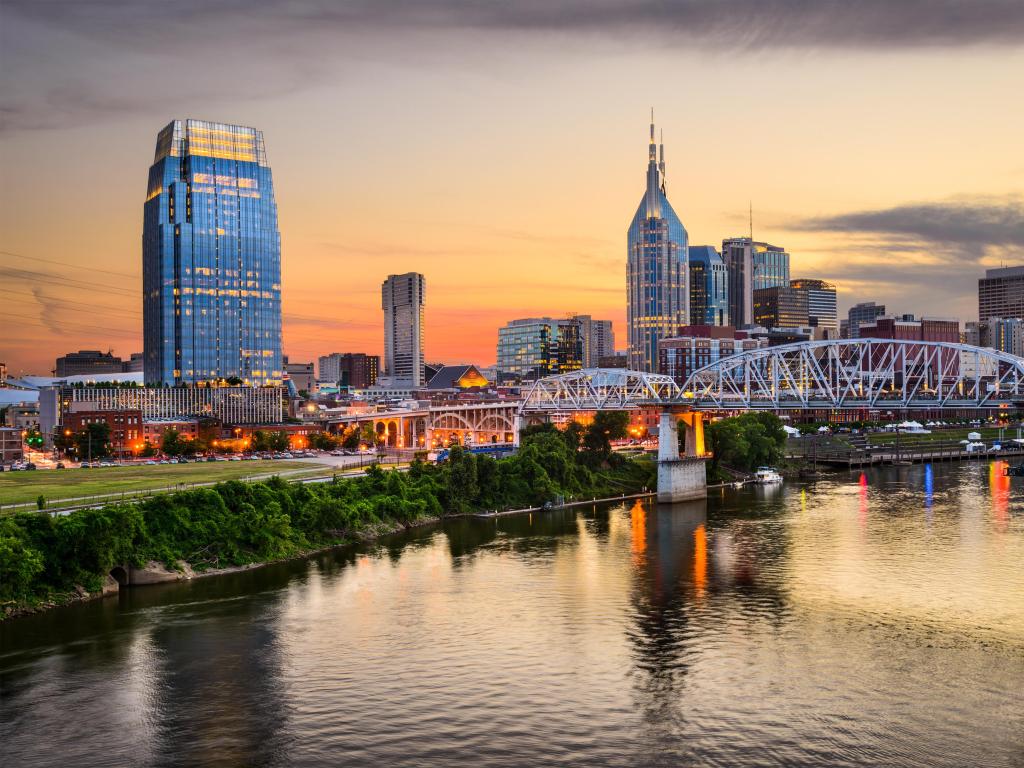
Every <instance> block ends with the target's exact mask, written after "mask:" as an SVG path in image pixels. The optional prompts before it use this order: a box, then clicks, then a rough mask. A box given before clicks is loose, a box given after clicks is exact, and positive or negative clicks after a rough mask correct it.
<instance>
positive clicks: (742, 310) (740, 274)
mask: <svg viewBox="0 0 1024 768" xmlns="http://www.w3.org/2000/svg"><path fill="white" fill-rule="evenodd" d="M722 259H723V260H724V261H725V266H726V268H727V269H728V270H729V289H728V290H729V317H730V319H731V321H732V324H733V325H735V326H736V327H738V328H741V327H743V326H746V325H752V324H753V323H754V314H753V312H754V303H753V298H754V291H756V290H758V289H760V288H777V287H782V286H788V285H789V254H788V253H786V251H785V249H783V248H779V247H778V246H776V245H769V244H768V243H761V242H757V241H755V240H751V239H750V238H749V237H734V238H731V239H728V240H723V241H722Z"/></svg>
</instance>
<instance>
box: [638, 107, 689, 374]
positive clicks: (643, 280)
mask: <svg viewBox="0 0 1024 768" xmlns="http://www.w3.org/2000/svg"><path fill="white" fill-rule="evenodd" d="M688 245H689V236H688V235H687V234H686V229H685V228H684V227H683V224H682V222H681V221H680V220H679V217H678V216H676V212H675V211H674V210H672V206H671V205H670V204H669V202H668V197H667V196H666V195H665V144H664V142H662V143H661V144H660V147H659V146H658V145H657V144H655V141H654V110H651V143H650V145H649V147H648V149H647V191H646V192H645V193H644V197H643V199H642V200H641V201H640V207H639V208H637V211H636V215H635V216H634V217H633V222H632V223H631V224H630V225H629V232H628V234H627V260H628V261H627V268H626V284H627V292H628V303H627V325H628V326H629V367H630V368H632V369H634V370H638V371H655V370H657V368H658V341H659V340H660V339H663V338H665V337H667V336H674V335H675V334H676V332H677V330H678V328H679V326H681V325H686V324H687V323H688V322H689V316H690V310H689V288H688V282H689V266H688V256H687V254H688Z"/></svg>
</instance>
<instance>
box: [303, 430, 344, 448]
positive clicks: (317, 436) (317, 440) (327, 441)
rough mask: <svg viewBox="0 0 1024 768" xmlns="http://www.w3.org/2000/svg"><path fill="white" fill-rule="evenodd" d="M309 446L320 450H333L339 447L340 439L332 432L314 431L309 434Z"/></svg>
mask: <svg viewBox="0 0 1024 768" xmlns="http://www.w3.org/2000/svg"><path fill="white" fill-rule="evenodd" d="M309 446H310V448H316V449H317V450H318V451H333V450H334V449H335V448H337V447H338V439H337V438H336V437H335V436H334V435H332V434H331V433H330V432H314V433H313V434H311V435H310V436H309Z"/></svg>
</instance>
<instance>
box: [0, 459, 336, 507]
mask: <svg viewBox="0 0 1024 768" xmlns="http://www.w3.org/2000/svg"><path fill="white" fill-rule="evenodd" d="M324 468H325V465H322V464H313V463H312V462H304V461H217V462H202V463H198V464H196V463H193V464H158V465H156V466H152V465H136V466H123V467H97V468H95V469H46V470H38V471H36V472H2V473H0V505H4V504H20V503H25V502H35V500H36V498H37V497H38V496H39V495H40V494H41V495H42V496H44V497H45V498H46V500H47V504H48V505H49V506H51V507H53V506H55V505H56V504H59V503H60V500H61V499H70V498H81V497H83V496H98V495H104V494H110V495H115V494H121V493H135V492H138V491H148V490H162V489H166V488H168V487H170V486H175V485H180V484H186V485H193V484H196V483H210V482H224V481H227V480H243V479H245V478H251V477H257V476H265V475H271V474H285V475H287V474H291V473H292V472H306V471H312V470H323V469H324Z"/></svg>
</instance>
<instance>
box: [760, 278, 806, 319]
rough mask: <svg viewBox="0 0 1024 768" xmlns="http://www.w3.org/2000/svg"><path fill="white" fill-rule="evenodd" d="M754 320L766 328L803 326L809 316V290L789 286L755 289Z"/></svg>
mask: <svg viewBox="0 0 1024 768" xmlns="http://www.w3.org/2000/svg"><path fill="white" fill-rule="evenodd" d="M754 322H755V323H756V324H757V325H760V326H762V327H764V328H803V327H805V326H807V325H809V324H810V322H809V319H808V316H807V292H806V291H801V290H798V289H797V288H790V287H789V286H784V287H775V288H758V289H756V290H755V291H754Z"/></svg>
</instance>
